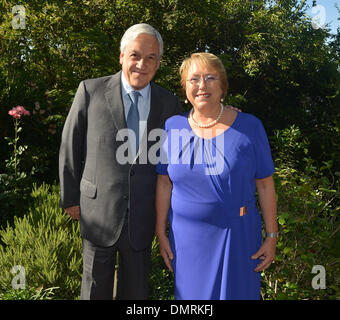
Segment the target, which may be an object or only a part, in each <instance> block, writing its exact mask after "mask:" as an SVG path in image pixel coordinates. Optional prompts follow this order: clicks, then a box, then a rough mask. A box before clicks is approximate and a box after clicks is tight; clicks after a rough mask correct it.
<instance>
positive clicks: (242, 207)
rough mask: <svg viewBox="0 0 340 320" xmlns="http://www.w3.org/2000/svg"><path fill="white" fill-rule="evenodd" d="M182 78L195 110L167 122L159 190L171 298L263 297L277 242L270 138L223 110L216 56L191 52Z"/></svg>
mask: <svg viewBox="0 0 340 320" xmlns="http://www.w3.org/2000/svg"><path fill="white" fill-rule="evenodd" d="M180 75H181V85H182V88H183V91H184V93H185V95H186V97H187V99H188V100H189V101H190V103H191V105H192V109H191V111H190V112H186V113H184V114H182V115H177V116H173V117H171V118H169V119H168V120H167V121H166V124H165V134H164V136H163V137H162V139H161V157H160V159H161V161H160V163H159V164H158V165H157V172H158V179H157V188H156V211H157V220H156V221H157V222H156V234H157V237H158V240H159V245H160V253H161V255H162V257H163V259H164V262H165V264H166V265H167V267H168V268H169V269H170V270H171V271H173V272H174V276H175V299H185V300H194V299H195V300H229V299H260V286H261V279H260V273H261V271H262V270H265V269H266V268H268V267H269V266H270V264H271V263H272V262H273V260H274V259H275V250H276V240H277V221H276V196H275V189H274V182H273V178H272V174H273V173H274V165H273V161H272V157H271V152H270V146H269V143H268V139H267V135H266V133H265V130H264V128H263V126H262V123H261V121H260V120H259V119H258V118H256V117H255V116H253V115H251V114H247V113H241V112H237V111H235V110H233V109H231V108H229V107H223V105H222V103H221V101H223V98H224V97H225V95H226V92H227V76H226V72H225V69H224V67H223V64H222V62H221V61H220V60H219V58H217V57H216V56H215V55H213V54H210V53H195V54H192V55H191V57H190V58H187V59H185V60H184V61H183V63H182V66H181V68H180ZM256 190H257V192H258V196H259V203H260V206H261V212H262V216H263V220H264V225H265V230H266V238H265V240H264V241H262V222H261V217H260V214H259V211H258V208H257V205H256ZM168 222H169V224H170V227H169V235H167V226H168Z"/></svg>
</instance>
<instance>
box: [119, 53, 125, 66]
mask: <svg viewBox="0 0 340 320" xmlns="http://www.w3.org/2000/svg"><path fill="white" fill-rule="evenodd" d="M123 58H124V52H121V53H120V55H119V62H120V64H123Z"/></svg>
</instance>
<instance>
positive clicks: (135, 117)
mask: <svg viewBox="0 0 340 320" xmlns="http://www.w3.org/2000/svg"><path fill="white" fill-rule="evenodd" d="M139 96H140V93H139V92H138V91H132V92H130V93H129V98H130V100H131V107H130V110H129V113H128V115H127V119H126V123H127V126H128V128H129V129H131V130H133V131H134V133H135V136H136V153H137V151H138V147H139V112H138V98H139Z"/></svg>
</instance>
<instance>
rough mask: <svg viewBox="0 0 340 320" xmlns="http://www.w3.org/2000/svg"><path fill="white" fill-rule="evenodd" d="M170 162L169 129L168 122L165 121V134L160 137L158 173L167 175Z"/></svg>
mask: <svg viewBox="0 0 340 320" xmlns="http://www.w3.org/2000/svg"><path fill="white" fill-rule="evenodd" d="M168 163H169V162H168V130H167V122H165V127H164V130H163V134H162V135H161V139H160V149H159V162H158V163H157V164H156V172H157V173H158V174H162V175H167V174H168Z"/></svg>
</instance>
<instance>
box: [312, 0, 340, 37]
mask: <svg viewBox="0 0 340 320" xmlns="http://www.w3.org/2000/svg"><path fill="white" fill-rule="evenodd" d="M306 3H307V5H308V6H309V8H308V9H307V11H306V13H307V14H308V15H309V16H311V17H312V18H313V17H315V19H319V20H316V24H315V26H318V25H322V22H323V21H322V20H325V23H326V24H328V23H329V24H330V25H329V28H330V29H331V31H330V32H331V33H333V34H335V33H336V29H337V28H338V27H340V20H337V19H338V17H339V13H338V10H337V9H336V7H335V5H336V4H337V5H338V7H340V0H317V1H316V4H317V5H318V6H319V7H317V8H315V9H314V12H313V11H312V4H313V1H312V0H307V1H306ZM318 21H319V22H318Z"/></svg>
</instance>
